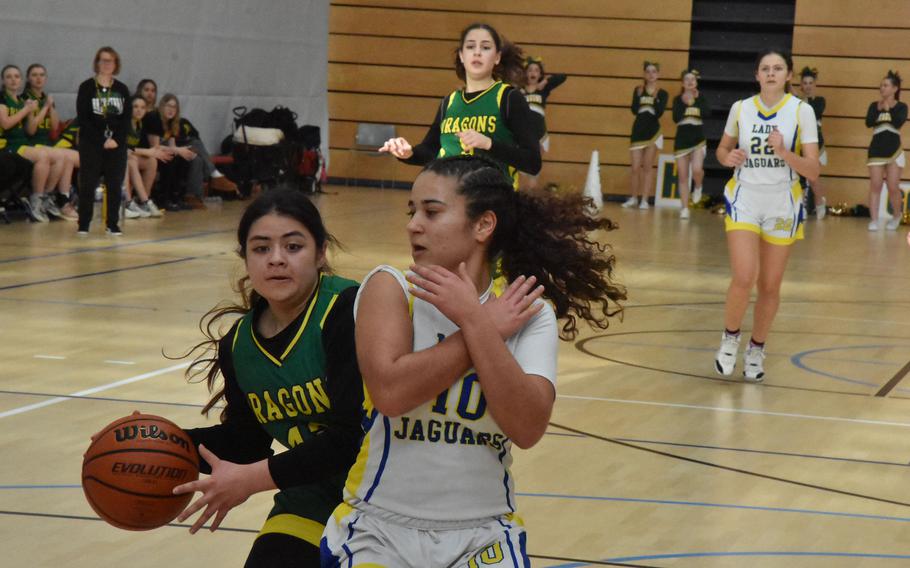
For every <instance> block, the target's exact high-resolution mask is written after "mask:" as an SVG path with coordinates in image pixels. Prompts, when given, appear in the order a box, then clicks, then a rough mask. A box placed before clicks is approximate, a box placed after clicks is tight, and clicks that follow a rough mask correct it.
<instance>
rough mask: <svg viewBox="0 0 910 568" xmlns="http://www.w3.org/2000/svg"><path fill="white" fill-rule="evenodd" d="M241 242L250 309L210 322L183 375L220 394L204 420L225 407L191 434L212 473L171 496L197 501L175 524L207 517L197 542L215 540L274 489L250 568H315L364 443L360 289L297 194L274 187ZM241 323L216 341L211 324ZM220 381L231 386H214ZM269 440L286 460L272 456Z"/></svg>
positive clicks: (254, 210)
mask: <svg viewBox="0 0 910 568" xmlns="http://www.w3.org/2000/svg"><path fill="white" fill-rule="evenodd" d="M237 240H238V244H239V254H240V256H241V258H243V259H244V262H245V265H246V270H247V276H245V277H243V278H242V279H241V280H240V282H239V283H238V289H240V290H241V291H242V292H241V293H242V295H243V305H242V306H232V307H227V308H220V309H219V308H216V309H214V310H212V311H211V312H209V314H207V316H206V317H204V318H203V325H204V329H206V330H207V331H208V333H207V335H208V336H209V339H208V340H207V341H204V342H202V343H200V344H199V345H198V346H197V348H202V354H201V355H200V356H199V357H197V358H196V360H195V361H194V362H193V365H191V367H190V368H189V369H188V371H187V374H188V376H190V377H195V376H199V375H202V374H204V376H205V378H206V380H207V382H208V386H209V389H210V390H212V391H215V395H214V397H213V398H212V400H211V401H209V403H208V405H206V407H205V409H204V410H203V412H208V411H209V410H210V409H211V408H213V407H214V405H215V404H217V403H219V402H221V401H224V402H225V403H226V406H225V409H224V410H223V411H222V413H221V424H219V425H217V426H211V427H208V428H196V429H190V430H187V433H188V434H189V435H190V437H191V438H192V439H193V441H194V443H195V444H196V445H197V446H198V448H199V453H200V456H201V457H202V459H203V460H204V461H203V463H202V464H201V466H202V467H201V471H202V472H203V473H208V474H210V475H209V477H207V478H204V479H201V480H199V481H194V482H192V483H187V484H184V485H181V486H179V487H177V488H176V489H175V493H192V492H194V491H201V492H202V496H201V497H200V498H199V499H197V500H196V501H195V502H194V503H193V504H191V505H190V506H189V507H187V509H186V510H185V511H184V512H183V513H181V515H180V516H179V517H178V520H179V521H183V520H185V519H187V518H189V517H190V516H191V515H193V514H195V513H196V512H197V511H203V513H202V514H201V515H200V516H199V517H198V518H197V519H196V521H195V523H193V526H192V528H191V529H190V532H191V533H195V532H196V531H198V530H199V528H200V527H202V525H203V523H205V522H207V521H209V520H212V524H211V530H213V531H214V530H216V529H217V528H218V526H219V525H220V524H221V522H222V520H223V519H224V518H225V516H226V515H227V514H228V512H229V511H230V510H231V509H232V508H233V507H235V506H237V505H239V504H241V503H243V502H244V501H245V500H246V499H247V498H248V497H249V496H250V495H252V494H254V493H257V492H260V491H270V490H273V489H278V490H279V491H278V492H277V493H276V495H275V505H274V507H273V508H272V511H271V512H270V513H269V517H268V519H267V520H266V522H265V524H264V525H263V526H262V529H261V530H260V532H259V535H258V536H257V538H256V540H255V542H254V544H253V547H252V550H251V551H250V554H249V556H248V558H247V561H246V564H245V566H246V567H247V568H259V567H269V568H274V567H279V568H280V567H291V566H294V567H316V566H319V539H320V537H321V535H322V532H323V529H324V527H325V522H326V519H328V518H329V515H330V514H331V512H332V510H333V509H334V508H335V507H336V506H337V505H338V504H339V503H340V502H341V498H342V493H341V492H342V485H343V483H344V479H345V476H346V474H347V472H348V469H349V468H350V466H351V464H352V463H353V462H354V457H355V455H356V453H357V449H358V448H359V444H360V439H361V437H362V435H363V430H362V428H361V426H360V422H361V418H362V404H363V384H362V382H361V379H360V372H359V370H358V367H357V360H356V354H355V350H354V320H353V305H354V298H355V295H356V292H357V283H356V282H354V281H352V280H347V279H345V278H341V277H338V276H334V275H332V274H330V272H329V269H328V266H327V264H326V249H327V245H328V244H329V243H330V242H333V240H334V239H333V238H332V236H331V235H330V234H328V232H327V231H326V229H325V227H324V225H323V223H322V219H321V218H320V216H319V211H318V210H317V209H316V207H315V206H314V205H313V204H312V203H311V202H310V201H309V199H307V198H306V196H305V195H303V194H302V193H300V192H298V191H293V190H288V189H276V190H272V191H269V192H266V193H264V194H263V195H262V196H261V197H260V198H258V199H257V200H256V201H254V202H253V204H252V205H250V206H249V207H248V208H247V210H246V212H245V213H244V215H243V217H242V218H241V220H240V225H239V227H238V229H237ZM237 313H239V314H243V315H242V317H241V318H240V319H239V320H237V322H236V323H235V324H234V325H233V326H232V327H231V329H230V331H229V332H228V333H227V334H226V335H225V336H223V337H221V338H220V339H219V338H216V335H215V334H214V333H212V331H211V330H212V329H213V327H216V326H215V324H216V322H219V320H220V318H221V317H222V316H225V315H228V314H237ZM206 320H208V321H207V323H206ZM212 350H214V351H215V353H216V354H217V355H215V356H214V357H212V356H211V353H212ZM219 373H220V374H221V375H222V376H223V377H224V383H223V384H222V385H219V386H218V387H216V385H215V381H216V377H217V375H218V374H219ZM273 440H277V441H278V442H279V443H280V444H281V445H283V446H284V447H285V448H287V449H288V450H287V451H285V452H281V453H279V454H276V455H272V450H271V444H272V441H273Z"/></svg>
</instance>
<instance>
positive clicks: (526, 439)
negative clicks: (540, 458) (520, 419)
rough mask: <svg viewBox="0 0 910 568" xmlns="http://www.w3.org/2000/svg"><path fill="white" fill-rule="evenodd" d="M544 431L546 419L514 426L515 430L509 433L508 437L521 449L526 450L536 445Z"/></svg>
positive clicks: (545, 429)
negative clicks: (517, 426)
mask: <svg viewBox="0 0 910 568" xmlns="http://www.w3.org/2000/svg"><path fill="white" fill-rule="evenodd" d="M546 431H547V421H546V420H544V421H542V422H540V423H535V424H528V423H526V424H523V425H521V427H519V428H516V431H515V432H513V433H511V434H510V435H509V439H510V440H512V443H513V444H515V445H516V446H518V447H519V448H521V449H522V450H527V449H530V448H533V447H534V446H535V445H537V442H539V441H540V439H541V438H543V435H544V433H545V432H546Z"/></svg>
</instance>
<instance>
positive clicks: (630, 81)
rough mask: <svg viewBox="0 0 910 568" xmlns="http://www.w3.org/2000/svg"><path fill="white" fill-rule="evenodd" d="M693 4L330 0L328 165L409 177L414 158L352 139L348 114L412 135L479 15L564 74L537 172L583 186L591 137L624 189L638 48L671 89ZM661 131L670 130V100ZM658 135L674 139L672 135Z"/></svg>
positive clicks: (341, 173) (448, 84)
mask: <svg viewBox="0 0 910 568" xmlns="http://www.w3.org/2000/svg"><path fill="white" fill-rule="evenodd" d="M691 14H692V4H691V0H663V1H661V2H659V3H653V2H652V3H649V2H641V1H640V0H610V1H595V2H591V1H589V0H560V1H559V2H554V1H552V0H521V1H518V0H513V1H504V0H475V1H474V2H469V3H465V2H463V1H461V0H458V1H456V0H333V1H332V3H331V8H330V13H329V64H328V65H329V80H328V81H329V83H328V85H329V117H330V121H329V131H330V136H329V141H330V147H331V149H330V154H331V156H330V157H331V167H330V172H329V173H330V175H331V176H333V177H342V178H360V179H374V180H379V179H382V180H400V181H405V182H409V181H412V180H413V179H414V176H415V175H416V172H417V168H415V167H413V166H407V165H404V164H400V163H398V162H397V160H395V159H394V158H391V157H388V156H382V157H375V156H370V155H367V154H366V153H363V152H355V151H352V148H354V146H355V144H354V138H355V133H356V130H357V124H358V123H360V122H370V123H387V124H394V125H396V127H397V131H398V134H399V135H400V136H404V137H405V138H407V139H408V140H409V141H410V142H411V143H412V144H416V143H418V142H420V141H421V140H422V139H423V136H424V134H425V132H426V129H427V127H428V126H429V125H430V123H431V122H432V120H433V117H434V115H435V113H436V110H437V108H438V105H439V101H440V99H441V98H442V97H443V96H445V95H447V94H448V93H450V92H451V91H452V90H454V89H456V88H458V87H459V86H461V83H460V81H459V80H458V78H457V77H456V76H455V71H454V66H453V63H454V51H455V49H456V48H457V47H458V38H459V33H460V31H461V30H462V29H463V28H464V27H465V26H467V25H468V24H471V23H473V22H476V21H484V22H487V23H490V24H492V25H493V26H494V27H495V28H496V29H497V30H498V31H499V32H500V33H501V34H503V35H505V36H506V37H507V38H508V39H509V40H511V41H513V42H515V43H518V44H519V45H521V46H522V47H523V48H524V49H525V51H526V52H527V53H529V54H532V55H535V56H540V57H543V59H544V65H545V67H546V70H547V72H558V73H568V74H569V75H570V77H569V79H568V81H567V82H566V83H565V84H564V85H563V86H561V87H560V88H558V89H557V90H555V91H554V92H553V94H552V95H551V96H550V99H549V101H548V104H547V125H548V129H549V131H550V138H551V151H550V152H549V153H548V154H546V155H545V159H544V169H543V176H544V177H543V179H544V180H549V179H552V180H558V181H560V182H564V183H569V184H573V185H576V186H579V187H580V186H582V185H583V184H584V180H585V175H586V174H587V168H588V162H589V161H590V158H591V151H592V150H595V149H596V150H599V151H600V162H601V181H602V187H603V191H604V193H615V194H622V193H627V192H628V191H627V186H628V181H627V179H628V172H627V170H628V164H629V151H628V136H629V131H630V129H631V126H632V119H633V116H632V114H631V112H630V111H629V105H630V102H631V97H632V89H633V88H634V87H635V85H636V84H638V83H639V82H640V81H641V76H642V68H641V66H642V62H643V61H644V60H646V59H647V60H651V61H654V60H656V61H658V62H659V63H660V65H661V74H662V76H663V77H664V79H663V80H662V81H661V86H662V87H663V88H664V89H666V90H667V91H668V92H669V93H671V98H672V96H673V95H675V94H676V93H677V91H678V88H679V87H678V84H679V83H678V79H677V78H678V77H679V73H680V72H681V71H682V70H683V69H684V68H685V67H686V66H687V64H688V57H689V55H688V49H689V29H690V19H691ZM663 131H664V133H668V134H671V135H672V133H673V132H674V131H675V128H674V127H673V122H672V119H671V117H670V112H669V111H668V112H667V113H666V114H665V115H664V117H663ZM665 144H666V145H665V149H666V150H668V151H669V150H671V149H672V144H673V140H672V138H668V139H666V140H665Z"/></svg>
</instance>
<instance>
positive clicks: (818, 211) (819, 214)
mask: <svg viewBox="0 0 910 568" xmlns="http://www.w3.org/2000/svg"><path fill="white" fill-rule="evenodd" d="M827 214H828V204H827V202H826V201H825V198H824V197H822V201H821V203H820V204H818V205H816V206H815V218H816V219H818V220H819V221H821V220H822V219H824V218H825V215H827Z"/></svg>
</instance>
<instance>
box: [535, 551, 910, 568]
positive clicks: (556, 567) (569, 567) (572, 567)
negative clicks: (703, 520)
mask: <svg viewBox="0 0 910 568" xmlns="http://www.w3.org/2000/svg"><path fill="white" fill-rule="evenodd" d="M529 556H533V555H529ZM730 556H733V557H740V556H741V557H780V556H783V557H794V556H795V557H812V558H879V559H883V560H898V559H900V560H904V559H907V558H910V555H904V554H887V553H883V552H825V551H817V552H816V551H799V550H796V551H790V550H780V551H776V550H748V551H741V552H732V551H731V552H675V553H667V554H644V555H639V556H621V557H619V558H611V559H610V560H607V561H597V562H591V561H588V560H580V561H572V562H570V563H568V564H552V565H550V566H547V568H581V567H583V566H590V565H601V564H606V565H608V566H609V565H611V564H610V562H619V563H622V562H637V561H641V560H669V559H671V558H705V557H709V558H717V557H721V558H722V557H730ZM537 558H548V557H541V556H538V557H537ZM553 559H554V560H560V559H559V558H558V557H553ZM619 565H620V566H622V565H623V564H619Z"/></svg>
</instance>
